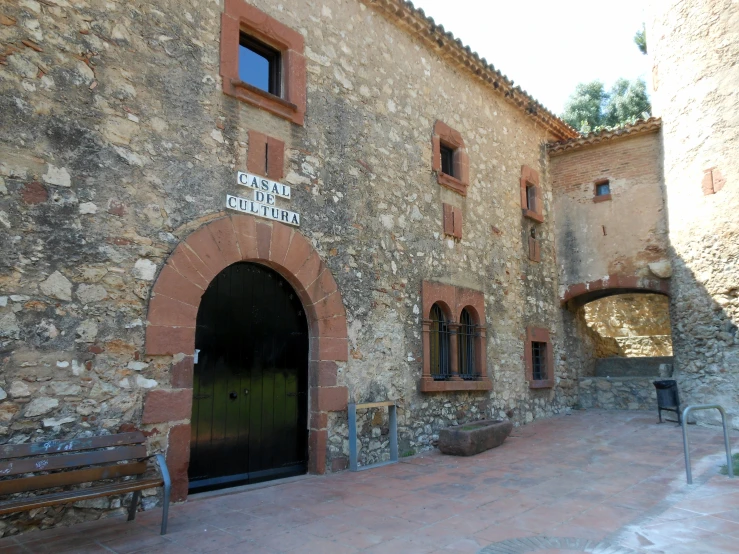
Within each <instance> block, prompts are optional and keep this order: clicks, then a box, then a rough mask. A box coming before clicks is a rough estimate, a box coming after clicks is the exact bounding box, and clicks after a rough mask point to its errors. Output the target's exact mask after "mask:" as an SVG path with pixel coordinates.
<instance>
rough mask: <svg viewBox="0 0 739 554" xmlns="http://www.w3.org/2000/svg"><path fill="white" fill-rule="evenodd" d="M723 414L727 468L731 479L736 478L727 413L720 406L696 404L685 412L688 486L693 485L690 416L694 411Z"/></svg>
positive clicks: (684, 428) (684, 444)
mask: <svg viewBox="0 0 739 554" xmlns="http://www.w3.org/2000/svg"><path fill="white" fill-rule="evenodd" d="M713 409H716V410H718V411H719V412H721V423H722V425H723V427H724V445H725V446H726V467H727V468H728V472H729V477H734V468H733V466H732V460H731V446H729V429H728V427H727V426H726V411H725V410H724V409H723V408H722V407H721V406H719V405H718V404H696V405H694V406H688V407H687V408H685V409H684V410H683V421H682V427H683V448H684V449H685V473H686V474H687V477H688V485H692V484H693V472H692V471H691V470H690V449H689V448H688V427H687V425H688V414H689V413H690V412H692V411H693V410H713Z"/></svg>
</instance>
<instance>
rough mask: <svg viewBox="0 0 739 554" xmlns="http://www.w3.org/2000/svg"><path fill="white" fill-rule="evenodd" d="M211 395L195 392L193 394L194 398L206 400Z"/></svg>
mask: <svg viewBox="0 0 739 554" xmlns="http://www.w3.org/2000/svg"><path fill="white" fill-rule="evenodd" d="M210 397H211V395H210V394H194V395H193V396H192V399H193V400H205V399H206V398H210Z"/></svg>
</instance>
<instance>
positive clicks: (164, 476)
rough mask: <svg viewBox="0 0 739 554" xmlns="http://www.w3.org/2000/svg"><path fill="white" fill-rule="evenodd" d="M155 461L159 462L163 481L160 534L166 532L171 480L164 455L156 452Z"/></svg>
mask: <svg viewBox="0 0 739 554" xmlns="http://www.w3.org/2000/svg"><path fill="white" fill-rule="evenodd" d="M156 458H157V463H158V464H159V471H161V473H162V481H163V482H164V498H163V499H162V529H161V534H162V535H166V534H167V520H168V519H169V497H170V492H171V490H172V480H171V479H170V478H169V469H168V468H167V461H166V460H165V459H164V455H162V454H157V455H156Z"/></svg>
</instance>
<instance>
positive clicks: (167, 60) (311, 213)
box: [0, 0, 583, 532]
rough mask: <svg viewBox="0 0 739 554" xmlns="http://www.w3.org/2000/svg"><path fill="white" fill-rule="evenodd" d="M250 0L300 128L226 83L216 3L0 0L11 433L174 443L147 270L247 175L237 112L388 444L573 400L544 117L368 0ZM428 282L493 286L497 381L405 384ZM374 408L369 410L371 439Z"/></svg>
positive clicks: (342, 376)
mask: <svg viewBox="0 0 739 554" xmlns="http://www.w3.org/2000/svg"><path fill="white" fill-rule="evenodd" d="M252 3H253V5H255V6H257V7H258V8H260V9H261V10H263V11H265V12H267V13H268V14H270V15H271V16H273V17H275V18H276V19H278V20H280V21H281V22H283V23H285V24H286V25H288V26H290V27H292V28H293V29H296V30H298V31H299V32H300V33H301V34H302V35H304V37H305V39H306V49H305V53H306V57H307V70H308V88H307V98H308V112H307V116H306V124H305V126H303V127H301V126H296V125H293V124H291V123H289V122H287V121H285V120H283V119H280V118H278V117H275V116H273V115H270V114H268V113H266V112H264V111H260V110H259V109H256V108H253V107H251V106H248V105H245V104H243V103H241V102H239V101H238V100H235V99H233V98H230V97H226V96H224V95H223V93H222V92H221V88H220V84H219V79H220V77H219V67H218V63H219V50H218V48H219V33H220V12H221V9H222V6H220V5H219V4H218V3H203V2H197V1H194V0H193V1H186V2H181V1H179V0H178V1H174V0H156V1H154V2H148V1H147V2H143V1H137V2H125V3H124V2H119V3H111V2H102V1H101V0H78V1H76V2H73V3H72V2H67V1H66V0H47V1H44V2H43V3H39V2H36V1H35V0H11V2H9V3H4V4H3V5H2V7H1V8H0V16H2V20H1V21H0V23H1V24H0V44H3V45H4V46H3V48H4V50H3V51H0V61H2V64H0V113H2V114H3V125H2V126H0V225H1V227H0V228H2V229H3V231H4V232H3V233H0V245H1V246H2V251H3V253H4V256H3V257H2V258H0V340H1V342H0V348H1V349H2V358H1V360H0V363H2V372H1V374H0V387H1V388H0V436H2V437H3V440H8V441H11V442H24V441H35V440H41V439H47V438H61V437H72V436H77V435H79V434H81V433H91V434H100V433H108V432H110V433H113V432H117V431H119V430H121V429H130V428H141V429H142V430H144V431H145V432H146V433H147V434H148V435H149V443H150V448H151V450H152V451H160V450H165V449H166V448H167V445H168V443H171V442H172V441H173V440H175V439H174V438H173V436H172V435H171V434H170V429H176V428H177V427H176V424H182V423H183V422H186V421H187V417H188V416H187V414H184V418H182V414H180V415H178V416H177V419H178V421H175V422H172V423H171V424H167V423H164V424H156V425H141V424H140V422H141V414H142V407H143V399H144V397H145V395H146V394H147V392H149V391H153V390H159V389H168V388H170V387H172V386H175V385H173V384H172V367H173V364H176V363H177V362H178V361H179V359H176V358H175V359H172V358H171V357H154V358H151V357H144V329H145V325H146V314H147V311H146V310H147V303H148V299H149V296H150V292H151V291H150V289H151V287H152V284H153V282H154V279H155V277H156V275H157V272H158V271H159V269H160V268H161V267H162V265H163V262H164V260H165V259H166V257H167V256H168V255H169V254H170V253H171V252H172V250H173V249H174V248H175V247H176V245H177V244H178V242H179V241H180V240H181V239H182V238H183V237H185V236H187V234H188V233H190V232H191V231H192V230H194V229H196V228H197V227H198V226H200V225H202V224H203V223H204V222H205V221H208V220H209V219H213V218H214V217H218V216H219V215H220V214H221V213H222V210H223V208H224V200H225V195H226V194H227V193H231V194H234V193H239V192H242V191H239V190H237V187H236V184H235V172H236V170H237V169H241V170H243V169H245V160H246V155H247V151H248V148H249V146H248V135H247V131H248V130H249V129H254V130H257V131H260V132H263V133H266V134H268V135H270V136H273V137H275V138H277V139H280V140H282V141H284V142H285V144H286V165H285V173H286V178H285V179H284V181H285V182H287V183H288V184H290V185H291V186H292V187H293V199H292V201H291V202H290V204H289V206H290V209H292V210H294V211H297V212H299V213H301V214H302V227H301V232H302V233H303V234H304V235H305V236H306V237H307V238H309V240H310V241H311V242H312V244H313V246H314V247H315V249H316V250H317V251H318V252H319V254H320V255H321V257H322V259H323V260H324V261H325V263H326V264H327V265H328V266H329V268H330V269H331V271H332V273H333V275H334V277H335V279H336V281H337V283H338V285H339V289H340V291H341V294H342V297H343V300H344V304H345V306H346V310H347V318H348V321H349V335H350V359H349V362H347V363H346V364H343V365H342V366H341V367H340V368H339V381H340V384H344V385H346V386H348V388H349V393H350V399H352V400H357V401H371V400H385V399H388V398H389V399H393V400H397V401H398V402H399V404H400V405H401V406H402V408H403V409H402V410H401V418H400V429H399V431H400V441H401V447H402V448H401V451H402V452H406V451H409V450H413V451H414V452H417V451H421V450H424V449H428V448H430V447H431V443H432V441H433V440H434V437H435V435H436V433H438V430H439V429H440V428H441V427H443V426H446V425H450V424H453V423H457V422H465V421H469V420H472V419H477V418H480V417H483V416H484V417H498V418H500V417H506V414H510V415H511V416H512V418H513V419H514V421H516V422H517V423H524V422H528V421H531V420H532V419H534V418H536V417H543V416H546V415H550V414H553V413H557V412H559V411H561V410H563V409H564V408H565V407H566V406H567V405H571V404H573V403H574V402H575V401H576V396H577V386H576V376H577V373H578V371H579V369H578V368H579V364H581V363H583V359H581V357H580V354H578V350H577V349H575V350H573V352H575V354H569V355H566V354H565V346H564V338H563V337H564V333H563V328H564V327H563V319H562V315H561V313H560V308H559V305H558V302H557V279H558V277H557V271H556V267H555V264H554V259H555V252H554V225H555V222H554V212H553V198H552V192H551V188H550V187H549V184H548V167H547V160H546V156H545V153H544V149H543V148H542V144H543V143H545V142H546V141H547V140H551V137H549V136H547V135H546V133H545V132H544V131H542V130H541V128H540V127H537V126H536V125H535V124H534V123H533V122H532V121H531V119H530V118H528V117H527V116H526V115H524V114H523V113H521V112H519V111H517V110H516V109H515V108H513V107H511V105H510V104H507V103H506V102H505V101H504V99H503V98H502V97H500V95H498V94H497V93H495V92H494V91H493V90H492V89H491V88H490V87H489V86H484V85H482V83H481V81H478V80H477V79H476V78H473V77H471V76H470V75H468V74H466V73H464V72H463V71H462V70H459V69H457V68H455V67H453V66H450V65H449V64H448V62H446V61H444V60H442V59H441V58H440V57H439V55H438V54H437V53H435V52H431V51H428V50H427V49H425V47H422V46H421V45H420V44H419V43H418V42H416V40H415V39H414V38H413V37H411V36H410V35H408V34H407V33H405V32H404V31H401V30H399V29H397V28H395V27H394V26H393V25H392V24H391V23H390V22H388V21H387V20H385V19H383V18H382V17H380V16H379V15H377V14H376V13H375V12H373V11H372V10H371V9H368V8H367V7H366V6H364V5H361V4H359V3H358V2H355V1H351V2H344V1H339V0H327V1H326V2H324V3H323V4H322V5H321V6H320V7H318V6H316V5H315V4H314V3H309V2H292V3H290V5H289V6H285V5H281V4H280V5H277V4H275V3H274V2H271V1H270V0H255V1H253V2H252ZM437 119H441V120H443V121H445V122H446V123H448V124H449V125H450V126H452V127H453V128H455V129H456V130H458V131H459V132H460V133H461V134H462V136H463V138H464V141H465V144H466V148H467V151H468V153H469V158H470V164H471V167H470V188H469V195H468V196H467V198H463V197H461V196H459V195H457V194H455V193H454V192H452V191H449V190H446V189H444V188H441V187H440V186H439V185H438V183H437V182H436V178H435V176H434V175H433V174H432V172H431V133H432V128H433V125H434V122H435V121H436V120H437ZM522 165H528V166H531V167H533V168H537V169H538V170H539V171H540V173H541V176H542V184H543V188H544V195H543V199H544V213H545V217H546V221H545V223H543V224H541V225H539V229H538V238H539V239H540V241H541V244H542V246H541V258H542V261H541V263H538V264H535V263H532V262H529V261H528V252H527V241H526V240H524V239H527V237H528V233H529V228H528V226H529V225H530V223H528V222H525V221H523V220H522V217H521V209H520V208H521V206H520V194H519V177H520V171H521V166H522ZM442 202H447V203H451V204H453V205H455V206H458V207H460V208H461V209H462V211H463V215H464V225H463V239H462V240H461V241H457V242H455V241H454V240H452V239H450V238H447V237H444V236H443V235H442ZM525 246H526V247H525ZM424 279H427V280H436V281H441V282H446V283H451V284H454V285H457V286H464V287H469V288H474V289H477V290H482V291H484V293H485V299H486V312H487V314H486V315H487V325H488V330H487V336H488V339H487V356H488V372H489V374H490V376H491V378H492V380H493V385H494V387H493V391H492V392H490V393H439V394H427V395H421V394H420V393H418V392H417V385H418V381H419V379H420V376H421V321H420V320H421V316H420V315H419V314H420V312H419V308H420V305H421V302H420V288H421V281H422V280H424ZM527 325H532V326H534V325H535V326H540V327H547V328H549V329H550V331H551V333H552V341H553V345H554V348H555V354H556V356H555V360H556V368H555V373H556V377H557V385H556V386H555V388H554V389H552V390H539V391H532V390H530V389H529V388H528V384H527V382H526V381H525V378H524V369H523V362H522V359H523V345H524V338H525V328H526V326H527ZM342 417H343V419H342ZM377 427H380V429H381V428H382V425H375V424H373V423H372V422H370V423H369V424H367V425H365V424H364V423H363V427H362V428H363V429H365V430H366V432H367V433H366V434H365V436H364V437H363V438H364V439H365V440H369V439H371V438H373V437H374V433H375V428H377ZM179 428H182V426H181V425H180V427H179ZM328 434H329V444H328V453H327V454H328V460H329V462H328V465H329V468H335V469H340V468H342V467H344V466H345V464H346V456H347V453H348V452H347V443H346V438H347V431H346V423H345V415H343V416H342V415H341V414H333V415H332V416H331V419H330V422H329V430H328ZM380 436H382V432H380ZM374 438H377V437H374ZM179 440H183V439H182V437H179ZM184 440H186V439H184ZM370 458H371V457H370ZM368 460H369V461H370V462H371V461H372V460H371V459H369V458H368ZM154 501H155V498H154V497H152V499H151V502H154ZM103 503H105V505H103ZM116 506H120V500H119V499H112V500H111V499H103V500H102V501H101V505H100V508H102V509H105V508H108V507H116ZM93 515H94V514H93ZM79 517H83V515H82V514H80V513H78V512H75V511H74V509H69V510H65V509H59V510H56V509H54V510H47V511H46V512H43V513H39V514H25V515H23V516H22V517H21V518H20V519H18V518H16V521H20V526H21V527H22V528H29V527H34V526H49V525H51V524H53V523H54V522H55V521H59V520H61V519H63V518H67V519H66V521H67V522H69V521H72V520H74V518H79ZM70 518H71V519H70ZM7 521H8V520H6V523H4V524H3V525H8V523H7ZM17 529H18V527H17V526H11V527H9V528H8V529H7V530H6V532H15V531H16V530H17ZM0 531H2V529H0Z"/></svg>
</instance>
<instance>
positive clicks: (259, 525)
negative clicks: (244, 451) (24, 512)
mask: <svg viewBox="0 0 739 554" xmlns="http://www.w3.org/2000/svg"><path fill="white" fill-rule="evenodd" d="M656 419H657V418H656V414H653V413H648V414H647V413H644V412H604V411H597V410H588V411H582V412H575V413H573V415H571V416H561V417H555V418H551V419H547V420H542V421H537V422H535V423H533V424H531V425H527V426H525V427H522V428H519V429H514V431H513V434H512V436H511V437H509V438H508V439H507V440H506V442H505V443H504V444H503V446H501V447H500V448H497V449H494V450H491V451H488V452H486V453H484V454H481V455H478V456H474V457H472V458H454V457H449V456H442V455H440V454H438V453H429V454H425V455H421V456H416V457H413V458H406V459H404V460H403V462H402V463H400V464H397V465H392V466H386V467H383V468H378V469H373V470H369V471H365V472H360V473H350V472H344V473H340V474H334V475H329V476H323V477H319V476H309V477H306V478H303V479H300V480H297V481H293V482H290V483H284V484H279V485H273V486H268V487H264V488H260V489H255V490H248V491H244V492H238V493H234V494H225V493H223V494H219V495H217V496H209V497H206V498H203V497H201V498H192V499H191V500H190V501H188V502H187V503H185V504H181V505H177V506H173V507H172V509H171V512H170V514H171V516H170V532H169V534H167V535H166V536H165V537H161V536H159V534H158V525H159V518H160V515H161V511H160V510H154V511H152V512H147V513H141V514H139V515H138V517H137V519H136V521H135V522H134V523H127V522H126V521H125V520H124V519H122V518H109V519H106V520H101V521H95V522H91V523H86V524H82V525H78V526H75V527H71V528H64V529H55V530H51V531H44V532H31V533H26V534H24V535H20V536H17V537H10V538H6V539H3V540H0V554H9V553H11V552H12V553H15V552H55V553H60V552H108V553H110V552H118V553H130V552H157V553H161V554H164V553H167V552H210V551H216V550H228V551H229V552H248V553H250V554H262V553H275V552H306V553H320V554H330V553H334V552H336V553H352V552H360V551H361V552H368V553H372V552H382V553H385V554H388V553H396V552H397V553H402V554H412V553H430V552H438V553H441V552H445V553H449V552H469V553H477V552H480V553H484V554H499V553H506V554H513V553H524V552H537V553H544V552H546V553H554V552H559V553H578V552H596V553H606V552H608V553H611V554H618V553H622V554H627V553H634V552H640V553H659V552H666V553H667V552H668V553H670V554H711V553H718V552H720V553H725V552H739V478H738V479H734V480H729V479H728V478H727V477H724V476H721V475H718V474H717V468H718V466H719V465H720V464H721V463H722V461H721V460H722V454H721V452H722V436H721V433H720V431H719V430H716V429H706V428H699V427H696V426H691V427H690V433H691V441H692V446H693V448H692V452H693V465H694V469H693V471H694V479H695V484H694V485H692V486H688V485H686V483H685V471H684V462H683V453H682V439H681V433H680V428H679V427H678V426H677V425H675V424H662V425H657V424H656V423H655V422H656ZM734 449H735V450H736V449H737V441H736V440H735V441H734Z"/></svg>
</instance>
